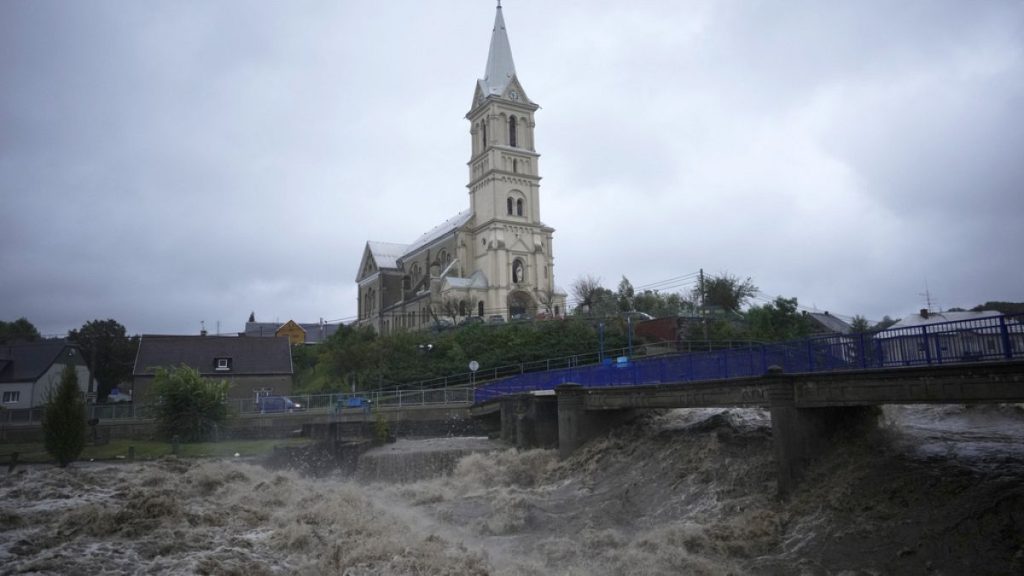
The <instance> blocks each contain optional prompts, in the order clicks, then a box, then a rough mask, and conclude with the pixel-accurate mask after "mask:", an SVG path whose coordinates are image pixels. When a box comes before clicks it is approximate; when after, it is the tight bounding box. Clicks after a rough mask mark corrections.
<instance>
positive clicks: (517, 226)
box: [356, 2, 565, 334]
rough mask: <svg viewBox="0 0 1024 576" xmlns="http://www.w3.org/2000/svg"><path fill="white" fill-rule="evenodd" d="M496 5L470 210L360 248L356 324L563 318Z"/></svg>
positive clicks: (411, 325) (399, 326)
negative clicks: (408, 237) (399, 240)
mask: <svg viewBox="0 0 1024 576" xmlns="http://www.w3.org/2000/svg"><path fill="white" fill-rule="evenodd" d="M538 108H539V106H537V104H535V103H534V102H533V101H532V100H530V98H529V97H528V96H527V95H526V91H525V90H523V85H522V84H521V83H520V82H519V78H518V76H516V67H515V64H514V63H513V62H512V48H511V47H510V46H509V42H508V32H507V31H506V30H505V18H504V17H503V16H502V13H501V2H498V9H497V14H496V15H495V17H494V30H493V31H492V32H491V45H490V51H489V52H488V54H487V67H486V69H485V70H484V76H483V78H481V79H479V80H477V82H476V87H475V89H474V92H473V103H472V105H471V106H470V110H469V113H468V114H466V119H468V120H469V122H470V130H469V134H470V141H471V145H470V154H469V184H468V185H467V187H468V188H469V208H468V209H466V210H463V211H462V212H459V213H458V214H456V215H455V216H453V217H452V218H449V219H448V220H445V221H444V222H442V223H441V224H439V225H437V226H435V227H434V228H432V229H430V230H429V231H427V232H426V233H425V234H423V235H422V236H420V237H419V238H417V239H416V240H414V241H413V242H412V243H411V244H395V243H392V242H374V241H370V242H367V243H366V247H365V248H364V250H363V258H362V260H361V261H360V264H359V271H358V272H357V273H356V282H357V283H358V285H359V301H358V302H359V322H360V323H361V324H363V325H367V326H372V327H374V328H375V329H376V330H377V331H379V332H381V333H383V334H387V333H390V332H393V331H395V330H409V329H424V328H428V327H434V328H436V327H443V326H446V325H451V324H458V323H465V322H469V321H476V322H480V321H486V322H501V321H506V320H523V319H542V318H552V317H559V316H561V315H563V314H564V313H565V293H564V292H562V291H561V290H559V289H558V288H557V287H556V286H555V278H554V270H553V266H554V256H553V254H554V252H553V248H552V245H551V239H552V235H553V234H554V232H555V230H554V229H553V228H551V227H549V226H547V225H545V224H544V223H543V222H542V221H541V219H540V175H539V172H538V169H537V160H538V159H539V158H540V155H539V154H537V150H536V148H535V147H534V138H533V129H534V120H533V115H534V113H535V112H536V111H537V109H538Z"/></svg>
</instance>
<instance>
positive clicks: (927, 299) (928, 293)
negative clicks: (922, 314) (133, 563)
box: [917, 278, 932, 312]
mask: <svg viewBox="0 0 1024 576" xmlns="http://www.w3.org/2000/svg"><path fill="white" fill-rule="evenodd" d="M917 295H918V296H924V302H925V305H926V306H928V311H929V312H932V292H931V290H929V289H928V279H927V278H925V279H924V292H918V293H917Z"/></svg>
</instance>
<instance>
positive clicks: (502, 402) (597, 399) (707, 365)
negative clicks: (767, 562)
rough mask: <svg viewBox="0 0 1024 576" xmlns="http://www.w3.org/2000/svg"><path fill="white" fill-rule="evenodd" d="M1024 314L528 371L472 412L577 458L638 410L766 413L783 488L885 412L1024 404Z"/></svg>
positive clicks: (508, 436) (513, 437)
mask: <svg viewBox="0 0 1024 576" xmlns="http://www.w3.org/2000/svg"><path fill="white" fill-rule="evenodd" d="M1021 320H1022V318H1021V317H1020V316H1019V315H1018V316H1005V317H1004V316H997V317H991V318H985V319H981V320H970V321H962V322H948V323H943V324H933V325H929V326H923V327H916V328H912V329H900V330H891V331H882V332H877V333H871V334H860V335H853V336H828V337H820V338H809V339H804V340H800V341H794V342H784V343H778V344H766V345H760V346H749V347H746V348H741V349H733V350H727V351H718V352H708V353H703V354H688V355H680V356H671V357H665V358H653V359H646V360H640V361H633V360H630V359H628V358H626V359H620V360H616V361H614V362H604V363H602V364H601V365H597V366H585V367H575V368H572V369H563V370H558V371H549V372H545V373H539V374H523V375H520V376H517V377H513V378H508V379H505V380H503V381H499V382H495V383H491V384H488V385H485V386H482V387H480V388H478V389H477V390H476V399H477V400H478V402H477V403H476V404H475V405H474V407H473V408H471V410H470V411H471V413H472V414H473V415H474V416H476V417H478V418H482V419H491V421H492V422H493V423H495V425H497V426H499V427H500V430H501V436H502V438H503V439H504V440H506V441H509V442H511V443H514V444H516V445H517V446H520V447H533V446H540V447H549V448H554V447H557V448H558V449H559V452H560V453H561V455H562V456H563V457H564V456H567V455H569V454H571V453H572V451H574V450H575V449H576V448H577V447H579V446H580V445H581V444H583V443H585V442H586V441H587V440H589V439H591V438H593V437H595V436H596V435H599V434H602V433H604V432H605V431H607V430H608V429H609V428H611V427H613V426H616V425H618V424H620V423H622V422H625V421H628V420H630V419H631V418H633V417H634V416H635V413H636V412H637V411H638V410H644V409H659V408H703V407H744V406H746V407H753V406H757V407H765V408H768V409H769V410H770V413H771V421H772V436H773V442H774V450H775V460H776V465H777V467H778V486H779V492H780V493H781V494H783V495H784V494H786V493H788V492H790V491H792V489H793V488H794V487H795V485H796V484H797V482H798V480H799V478H800V476H801V475H802V473H803V470H804V469H805V468H806V466H807V464H808V463H809V462H810V461H811V460H813V459H814V458H816V457H818V456H820V455H821V454H822V453H823V452H824V451H825V450H827V449H828V448H829V446H830V445H831V444H832V440H833V439H834V437H835V436H836V435H837V434H849V433H855V432H859V431H863V430H866V429H869V428H872V427H873V426H874V425H875V424H876V420H877V410H876V409H875V408H874V407H876V406H880V405H885V404H972V403H1007V402H1010V403H1015V402H1024V325H1022V323H1021Z"/></svg>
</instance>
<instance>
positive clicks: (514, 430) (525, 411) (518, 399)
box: [500, 394, 558, 450]
mask: <svg viewBox="0 0 1024 576" xmlns="http://www.w3.org/2000/svg"><path fill="white" fill-rule="evenodd" d="M500 402H501V439H502V441H504V442H508V443H509V444H514V445H515V447H516V448H520V449H523V450H527V449H530V448H555V447H556V446H558V400H557V398H556V397H555V395H554V394H548V395H536V394H516V395H514V396H506V397H503V398H502V399H501V400H500Z"/></svg>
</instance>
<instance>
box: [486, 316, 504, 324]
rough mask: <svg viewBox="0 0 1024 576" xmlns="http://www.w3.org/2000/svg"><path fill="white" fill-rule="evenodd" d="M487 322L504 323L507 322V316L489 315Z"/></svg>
mask: <svg viewBox="0 0 1024 576" xmlns="http://www.w3.org/2000/svg"><path fill="white" fill-rule="evenodd" d="M487 323H488V324H504V323H505V317H504V316H502V315H501V314H493V315H491V316H488V317H487Z"/></svg>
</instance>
